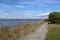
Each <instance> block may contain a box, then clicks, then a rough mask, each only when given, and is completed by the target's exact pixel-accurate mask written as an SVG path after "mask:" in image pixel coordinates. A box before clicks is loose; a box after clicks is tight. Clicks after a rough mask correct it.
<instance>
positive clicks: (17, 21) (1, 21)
mask: <svg viewBox="0 0 60 40" xmlns="http://www.w3.org/2000/svg"><path fill="white" fill-rule="evenodd" d="M41 21H42V20H41V19H0V27H1V24H2V25H4V26H16V25H21V24H26V23H34V22H41Z"/></svg>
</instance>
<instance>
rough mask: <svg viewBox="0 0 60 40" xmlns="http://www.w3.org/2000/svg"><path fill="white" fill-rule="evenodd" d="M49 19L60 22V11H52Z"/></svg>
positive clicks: (52, 21)
mask: <svg viewBox="0 0 60 40" xmlns="http://www.w3.org/2000/svg"><path fill="white" fill-rule="evenodd" d="M49 21H50V22H51V23H60V12H51V13H50V14H49Z"/></svg>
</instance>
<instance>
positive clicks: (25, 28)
mask: <svg viewBox="0 0 60 40" xmlns="http://www.w3.org/2000/svg"><path fill="white" fill-rule="evenodd" d="M43 23H44V22H36V23H33V24H22V25H20V26H17V27H14V28H11V29H10V28H8V27H3V28H2V29H0V40H7V39H10V40H12V39H13V40H17V39H18V38H20V37H22V36H24V35H27V34H29V33H31V32H34V31H35V30H36V28H38V27H39V26H40V25H42V24H43Z"/></svg>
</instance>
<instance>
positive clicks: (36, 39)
mask: <svg viewBox="0 0 60 40" xmlns="http://www.w3.org/2000/svg"><path fill="white" fill-rule="evenodd" d="M47 31H48V23H47V22H46V23H45V24H43V25H42V26H41V27H39V28H38V29H36V31H35V32H33V33H31V34H29V35H26V36H24V37H21V38H20V39H19V40H44V39H45V38H46V34H47Z"/></svg>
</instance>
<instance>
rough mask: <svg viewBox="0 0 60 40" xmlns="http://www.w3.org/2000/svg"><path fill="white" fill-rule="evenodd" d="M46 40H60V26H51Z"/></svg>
mask: <svg viewBox="0 0 60 40" xmlns="http://www.w3.org/2000/svg"><path fill="white" fill-rule="evenodd" d="M45 40H60V25H56V24H50V25H49V31H48V33H47V37H46V39H45Z"/></svg>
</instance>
